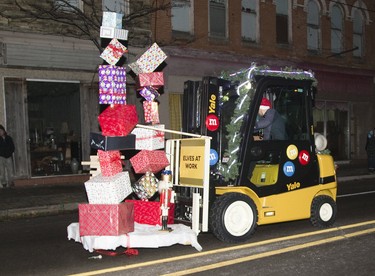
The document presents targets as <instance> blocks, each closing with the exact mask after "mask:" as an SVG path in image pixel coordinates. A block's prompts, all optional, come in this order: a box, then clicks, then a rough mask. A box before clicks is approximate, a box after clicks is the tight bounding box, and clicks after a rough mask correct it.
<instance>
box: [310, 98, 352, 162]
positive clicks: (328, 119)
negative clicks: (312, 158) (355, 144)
mask: <svg viewBox="0 0 375 276" xmlns="http://www.w3.org/2000/svg"><path fill="white" fill-rule="evenodd" d="M314 130H315V132H318V133H321V134H324V135H325V136H326V138H327V142H328V144H327V148H328V149H329V150H330V151H331V153H332V156H333V157H334V159H335V160H348V159H350V155H349V152H350V149H349V145H350V144H349V104H348V103H347V102H330V101H318V102H316V105H315V109H314Z"/></svg>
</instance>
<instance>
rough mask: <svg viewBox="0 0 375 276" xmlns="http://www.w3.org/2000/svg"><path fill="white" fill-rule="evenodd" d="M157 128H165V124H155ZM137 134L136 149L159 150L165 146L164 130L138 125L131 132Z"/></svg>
mask: <svg viewBox="0 0 375 276" xmlns="http://www.w3.org/2000/svg"><path fill="white" fill-rule="evenodd" d="M153 127H155V128H160V129H164V127H165V126H164V125H153ZM131 133H132V134H135V149H136V150H157V149H163V148H164V145H165V143H164V131H156V130H151V129H145V128H139V127H136V128H134V129H133V131H132V132H131Z"/></svg>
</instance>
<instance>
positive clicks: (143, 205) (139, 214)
mask: <svg viewBox="0 0 375 276" xmlns="http://www.w3.org/2000/svg"><path fill="white" fill-rule="evenodd" d="M125 202H129V203H133V204H134V221H135V222H137V223H141V224H150V225H161V209H160V202H159V201H143V200H125ZM168 207H169V210H168V224H173V223H174V210H175V204H173V203H170V204H169V205H168Z"/></svg>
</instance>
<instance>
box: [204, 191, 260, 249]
mask: <svg viewBox="0 0 375 276" xmlns="http://www.w3.org/2000/svg"><path fill="white" fill-rule="evenodd" d="M211 210H212V211H211V216H210V222H211V224H210V225H211V230H212V232H213V234H214V235H215V236H216V237H217V238H218V239H219V240H221V241H224V242H230V243H236V242H243V241H246V240H248V239H249V238H250V237H251V235H252V234H253V233H254V232H255V228H256V225H257V221H258V214H257V209H256V206H255V204H254V202H253V201H252V200H251V198H249V197H248V196H246V195H244V194H240V193H228V194H224V195H222V196H220V197H218V198H217V199H216V200H215V201H214V203H213V205H212V209H211Z"/></svg>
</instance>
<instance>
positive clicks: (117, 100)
mask: <svg viewBox="0 0 375 276" xmlns="http://www.w3.org/2000/svg"><path fill="white" fill-rule="evenodd" d="M98 75H99V103H100V104H126V68H125V67H119V66H114V65H99V72H98Z"/></svg>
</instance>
